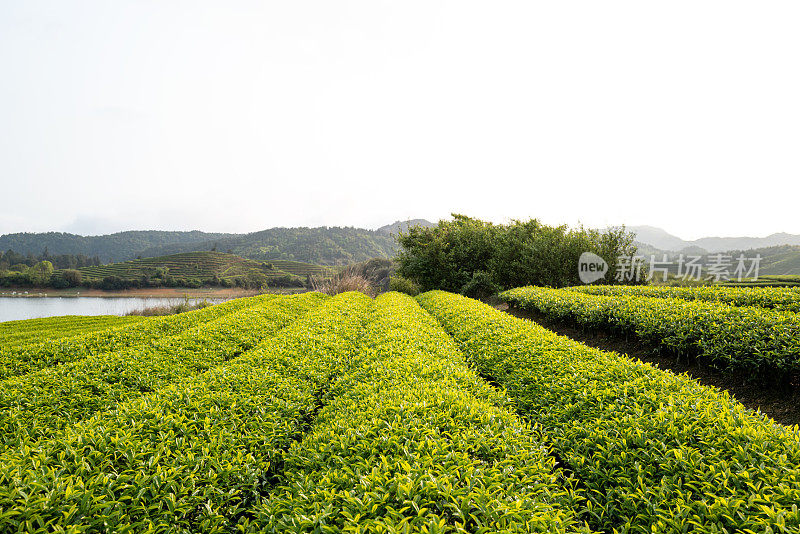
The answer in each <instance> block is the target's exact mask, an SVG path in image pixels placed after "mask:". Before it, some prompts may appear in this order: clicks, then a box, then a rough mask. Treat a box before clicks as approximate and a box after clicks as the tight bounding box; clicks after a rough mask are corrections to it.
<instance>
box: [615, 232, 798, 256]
mask: <svg viewBox="0 0 800 534" xmlns="http://www.w3.org/2000/svg"><path fill="white" fill-rule="evenodd" d="M627 230H628V231H630V232H633V233H635V234H636V241H638V242H639V243H643V244H645V245H650V246H651V247H654V248H656V249H659V250H664V251H675V252H678V251H681V250H683V249H686V248H688V247H699V248H701V249H703V250H705V251H707V252H711V253H714V252H727V251H729V250H752V249H758V248H767V247H777V246H781V245H792V246H800V235H795V234H787V233H785V232H780V233H776V234H771V235H768V236H766V237H701V238H700V239H695V240H693V241H687V240H685V239H681V238H680V237H677V236H674V235H672V234H670V233H668V232H667V231H666V230H663V229H661V228H656V227H655V226H629V227H627Z"/></svg>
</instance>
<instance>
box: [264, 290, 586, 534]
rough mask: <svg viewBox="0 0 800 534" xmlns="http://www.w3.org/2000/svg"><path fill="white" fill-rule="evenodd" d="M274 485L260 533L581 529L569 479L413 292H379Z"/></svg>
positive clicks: (578, 500)
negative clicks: (351, 353)
mask: <svg viewBox="0 0 800 534" xmlns="http://www.w3.org/2000/svg"><path fill="white" fill-rule="evenodd" d="M376 308H377V309H376V312H375V314H374V315H372V316H371V317H370V318H369V320H368V321H367V323H366V327H365V330H364V335H363V337H362V339H361V342H360V345H359V349H358V351H357V353H356V359H355V360H353V361H352V362H351V363H350V365H349V367H348V368H347V369H346V371H345V372H344V373H343V374H342V375H340V376H339V377H338V378H337V380H336V381H335V382H334V383H333V386H332V388H331V390H330V391H329V392H328V393H327V395H326V401H325V402H326V405H325V406H324V407H323V408H322V410H321V411H320V413H319V415H318V417H317V419H316V421H315V423H314V425H313V427H312V428H311V430H310V432H309V434H307V435H306V436H305V438H304V439H303V440H302V441H300V442H299V443H297V444H295V445H293V446H292V447H291V448H290V449H289V451H288V453H287V455H286V457H285V460H284V470H283V472H282V473H281V474H280V476H279V478H280V480H281V482H280V485H279V486H278V487H277V488H275V489H274V490H273V491H272V492H271V493H270V494H269V495H268V496H266V497H265V498H264V499H263V500H262V501H261V503H260V504H259V505H258V506H257V507H256V510H257V511H256V515H255V519H254V521H253V523H252V524H251V525H250V528H251V529H252V530H257V531H265V532H363V533H366V532H375V533H378V532H464V533H466V532H576V531H586V530H587V529H586V527H585V526H583V525H582V524H581V522H580V521H579V520H578V519H577V517H576V513H575V507H576V506H579V505H580V499H579V498H578V497H576V495H575V493H574V491H573V489H572V488H571V484H572V483H571V481H570V480H568V479H567V478H566V477H565V476H564V474H563V473H562V472H561V471H560V470H559V469H557V468H556V467H555V460H554V459H553V457H552V456H550V454H549V452H548V450H547V448H546V447H544V446H543V445H542V444H541V443H540V442H539V440H538V434H537V432H536V431H534V430H532V429H531V428H530V427H529V426H527V425H526V424H524V423H523V422H522V421H520V419H519V418H518V417H517V416H516V415H515V414H514V413H513V411H512V409H511V403H510V401H509V399H508V398H507V397H506V396H505V395H504V394H503V393H502V392H499V391H497V390H495V389H494V388H492V387H491V386H489V385H488V384H487V383H486V382H485V381H483V380H482V379H481V378H480V377H478V376H477V375H476V374H475V373H474V372H473V371H472V370H470V369H469V367H468V366H467V365H466V362H465V360H464V356H463V355H462V354H461V352H460V351H459V350H458V348H457V347H456V346H455V344H454V343H453V340H452V339H451V338H450V337H449V336H448V335H447V334H446V333H445V332H444V331H442V329H441V328H440V327H439V325H438V323H437V322H436V321H435V320H434V319H433V318H431V316H430V315H428V314H427V313H425V312H424V311H423V310H422V309H420V307H419V305H417V304H416V303H415V302H414V301H413V300H412V299H411V298H409V297H407V296H404V295H400V294H399V293H385V294H383V295H381V296H380V297H378V299H377V301H376Z"/></svg>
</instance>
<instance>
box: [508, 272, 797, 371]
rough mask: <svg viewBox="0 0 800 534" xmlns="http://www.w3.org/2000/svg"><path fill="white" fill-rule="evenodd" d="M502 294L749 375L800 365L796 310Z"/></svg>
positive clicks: (538, 292) (533, 292)
mask: <svg viewBox="0 0 800 534" xmlns="http://www.w3.org/2000/svg"><path fill="white" fill-rule="evenodd" d="M500 296H501V298H503V299H504V300H506V301H508V302H510V303H513V304H515V305H518V306H520V307H522V308H526V309H532V310H535V311H538V312H541V313H544V314H545V315H547V316H549V317H551V318H554V319H558V320H566V321H571V322H574V323H577V324H578V325H580V326H582V327H584V328H589V329H597V328H606V329H609V330H611V331H615V332H617V333H621V334H626V335H635V336H638V337H639V338H640V339H642V340H643V341H645V342H648V343H652V344H655V345H658V346H659V347H661V348H663V349H665V350H667V351H669V352H671V353H674V354H677V355H679V356H681V355H690V356H695V355H696V356H697V357H698V358H700V359H702V360H705V361H707V362H708V363H710V364H711V365H713V366H715V367H717V368H719V369H723V370H727V371H737V372H741V373H745V374H746V375H747V376H748V377H749V379H750V380H753V381H756V380H759V381H763V382H767V383H772V382H777V383H780V382H783V381H785V380H787V379H788V377H789V376H791V373H792V372H794V371H796V370H798V369H800V316H798V315H797V314H795V313H791V312H779V311H774V310H769V309H764V308H754V307H748V306H729V305H727V304H719V303H716V302H705V301H702V300H693V301H687V300H684V299H676V298H650V297H639V296H635V295H633V296H628V295H616V296H611V297H606V296H602V295H590V294H585V293H581V292H578V291H568V290H561V289H548V288H538V287H522V288H517V289H512V290H509V291H506V292H505V293H503V294H502V295H500Z"/></svg>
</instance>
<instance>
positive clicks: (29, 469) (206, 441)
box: [0, 293, 373, 533]
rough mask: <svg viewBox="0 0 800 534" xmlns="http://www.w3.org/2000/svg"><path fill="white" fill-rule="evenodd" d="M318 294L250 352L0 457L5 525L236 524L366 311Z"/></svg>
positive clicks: (101, 528) (134, 527) (191, 528)
mask: <svg viewBox="0 0 800 534" xmlns="http://www.w3.org/2000/svg"><path fill="white" fill-rule="evenodd" d="M372 306H373V305H372V301H371V299H369V298H368V297H366V296H364V295H361V294H353V293H350V294H344V295H340V296H337V297H335V298H332V299H329V300H327V301H325V302H323V303H322V304H321V305H320V306H318V307H316V308H314V309H313V310H311V311H310V312H308V313H307V314H306V315H304V316H303V317H301V318H300V319H299V320H297V321H295V322H294V323H292V324H291V325H289V326H287V327H286V328H284V329H283V330H282V331H281V332H280V333H279V334H278V335H277V336H276V337H275V338H273V339H271V340H269V341H267V342H266V343H263V344H262V345H260V346H259V347H257V348H256V349H255V350H252V351H250V352H247V353H245V354H244V355H241V356H239V357H237V358H234V359H232V360H230V361H227V362H225V363H224V364H222V365H220V366H217V367H214V368H212V369H209V370H208V371H206V372H204V373H201V374H198V375H196V376H193V377H188V378H187V379H186V380H184V381H181V382H179V383H175V384H171V385H167V386H165V387H164V388H162V389H159V390H158V391H155V392H153V393H150V394H147V395H145V396H143V397H139V398H136V399H133V400H130V401H128V402H123V403H121V404H120V405H118V406H117V407H116V408H115V409H113V410H109V411H106V412H102V413H99V414H97V415H96V416H95V417H93V418H91V419H88V420H86V421H84V422H82V423H78V424H76V425H73V426H71V427H68V428H66V429H65V430H64V431H63V432H61V433H59V434H57V435H55V436H53V438H52V439H46V440H42V441H40V442H38V443H36V444H32V445H23V446H21V447H19V448H16V449H9V450H7V451H5V452H4V453H3V454H1V455H0V518H1V522H2V530H4V531H13V532H31V533H45V532H52V531H54V530H55V531H60V532H74V533H78V532H235V531H236V530H237V528H236V525H237V523H239V522H243V523H245V524H246V522H247V520H248V518H249V517H250V516H251V515H252V512H253V505H254V504H255V503H256V502H258V501H259V500H260V498H261V497H262V495H264V494H265V493H266V492H267V491H268V490H269V489H270V486H271V485H272V481H273V480H274V478H275V475H276V473H277V472H279V471H280V469H281V465H282V462H283V460H282V458H283V455H284V454H285V451H286V449H287V448H288V447H289V446H290V444H291V443H293V442H294V441H295V440H296V439H298V437H299V436H300V435H301V433H302V432H303V429H304V428H305V425H306V422H307V420H308V419H309V418H310V417H311V416H313V413H314V411H315V409H316V407H317V405H318V402H319V400H320V396H321V395H323V394H324V392H325V390H326V388H327V387H329V385H330V383H331V382H332V380H333V378H334V377H335V376H337V374H338V373H339V372H340V371H341V370H342V368H343V367H344V366H346V365H347V363H348V362H349V361H351V360H352V358H353V357H354V356H355V351H356V348H357V347H358V338H359V336H360V334H361V325H362V323H363V321H364V319H365V318H366V316H367V315H368V314H369V312H370V311H371V310H372Z"/></svg>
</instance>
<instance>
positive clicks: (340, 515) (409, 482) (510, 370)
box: [0, 288, 800, 534]
mask: <svg viewBox="0 0 800 534" xmlns="http://www.w3.org/2000/svg"><path fill="white" fill-rule="evenodd" d="M725 291H728V292H730V293H729V294H728V293H726V294H725V295H721V296H719V297H713V298H712V296H709V295H706V294H704V293H702V292H698V293H697V294H692V295H690V294H686V295H678V294H664V295H656V294H645V293H642V294H628V293H625V294H622V293H619V294H617V293H612V292H611V291H610V290H608V291H606V290H585V291H577V290H558V291H556V290H545V289H541V288H521V289H518V290H512V291H510V292H507V293H506V294H505V295H504V298H506V299H508V300H509V301H513V302H515V303H517V305H519V306H530V307H536V308H537V309H540V310H545V311H547V313H552V314H556V313H558V314H562V315H565V316H566V315H569V316H570V317H574V318H575V320H576V321H587V322H589V321H593V322H595V323H601V322H602V323H603V324H605V325H608V326H610V327H614V328H621V329H626V331H628V330H630V331H634V332H636V333H637V334H640V335H647V336H651V338H652V339H654V340H660V341H659V342H663V343H665V344H666V345H667V346H669V347H671V348H673V349H674V350H676V351H679V350H690V349H691V350H694V351H696V352H697V353H699V354H702V355H703V357H706V358H708V359H709V361H712V362H714V363H715V364H717V365H720V366H724V367H737V368H744V367H748V366H750V367H751V368H752V369H753V372H754V373H757V374H764V375H770V376H772V375H771V373H772V374H779V373H781V372H790V370H793V369H795V366H796V362H797V361H798V358H797V353H796V352H795V351H796V350H797V344H798V339H800V337H798V335H797V330H794V326H793V325H795V324H796V323H797V320H796V315H795V311H796V310H794V309H793V306H794V304H793V302H794V301H792V299H791V298H788V300H787V298H784V297H781V296H780V295H777V294H775V296H773V297H770V296H769V293H767V292H765V293H764V294H763V299H762V300H761V301H756V300H752V299H751V300H747V301H742V302H740V301H737V300H736V299H737V298H739V297H737V291H739V290H735V289H726V290H725ZM758 291H760V290H758ZM769 291H773V290H769ZM613 302H620V303H622V304H620V305H619V306H616V307H615V306H614V305H612V303H613ZM664 303H666V305H665V304H664ZM739 304H745V305H739ZM670 313H671V314H672V315H669V314H670ZM679 314H683V315H682V316H681V315H679ZM759 314H761V315H759ZM681 317H683V319H682V318H681ZM715 317H716V318H715ZM687 318H688V319H687ZM793 321H794V322H793ZM660 323H669V324H670V325H672V326H671V328H672V329H671V330H668V329H666V327H663V328H659V324H660ZM675 325H678V326H675ZM775 325H778V326H777V327H776V326H775ZM631 329H632V330H631ZM704 333H705V334H704ZM704 335H705V337H704ZM0 343H2V346H1V347H0V384H2V387H0V532H42V533H44V532H72V533H79V532H131V533H134V532H176V533H177V532H318V533H323V532H324V533H333V532H361V533H367V532H374V533H407V532H427V533H447V532H453V533H456V532H463V533H467V532H469V533H489V532H557V533H567V532H571V533H572V532H580V533H587V534H588V533H601V532H602V533H608V534H612V533H614V532H620V533H622V532H625V533H628V532H630V533H642V534H644V533H654V532H658V533H668V532H670V533H671V532H696V533H706V532H707V533H724V532H729V533H733V532H743V533H744V532H753V533H756V532H757V533H761V532H774V533H778V532H790V533H800V511H799V510H798V503H800V429H798V428H796V427H794V428H792V427H785V426H782V425H779V424H777V423H775V422H773V421H772V420H771V419H769V418H767V417H766V416H764V415H762V414H760V413H758V412H755V411H752V410H749V409H748V408H745V407H744V406H742V405H741V404H739V403H738V402H736V401H735V400H733V399H732V398H731V397H730V396H729V395H727V394H726V393H724V392H720V391H718V390H715V389H712V388H708V387H704V386H701V385H699V384H698V383H696V382H694V381H693V380H691V379H689V378H687V377H685V376H677V375H674V374H671V373H669V372H665V371H661V370H659V369H657V368H655V367H652V366H650V365H647V364H644V363H641V362H634V361H632V360H629V359H626V358H624V357H622V356H620V355H618V354H616V353H609V352H603V351H599V350H596V349H593V348H589V347H587V346H586V345H583V344H580V343H578V342H575V341H572V340H570V339H568V338H565V337H562V336H558V335H556V334H554V333H553V332H550V331H548V330H546V329H544V328H541V327H539V326H538V325H536V324H535V323H533V322H531V321H527V320H523V319H518V318H515V317H512V316H510V315H508V314H505V313H503V312H501V311H498V310H496V309H494V308H492V307H490V306H488V305H485V304H482V303H481V302H479V301H476V300H472V299H468V298H466V297H462V296H459V295H455V294H452V293H446V292H441V291H431V292H428V293H425V294H422V295H420V296H418V297H417V298H416V299H414V298H411V297H408V296H406V295H403V294H400V293H385V294H383V295H381V296H379V297H377V298H376V299H371V298H369V297H367V296H365V295H363V294H361V293H343V294H340V295H337V296H335V297H329V296H327V295H322V294H319V293H305V294H302V295H293V296H276V295H263V296H258V297H251V298H246V299H238V300H234V301H229V302H226V303H224V304H220V305H217V306H211V307H208V308H204V309H202V310H197V311H193V312H188V313H183V314H179V315H173V316H167V317H155V318H145V319H142V318H137V319H136V320H131V321H127V320H119V321H116V320H114V319H111V318H102V319H96V320H94V321H90V320H84V321H83V322H81V320H79V319H78V318H65V319H62V320H48V321H41V320H40V321H29V322H16V323H15V324H13V325H12V326H8V325H0Z"/></svg>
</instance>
